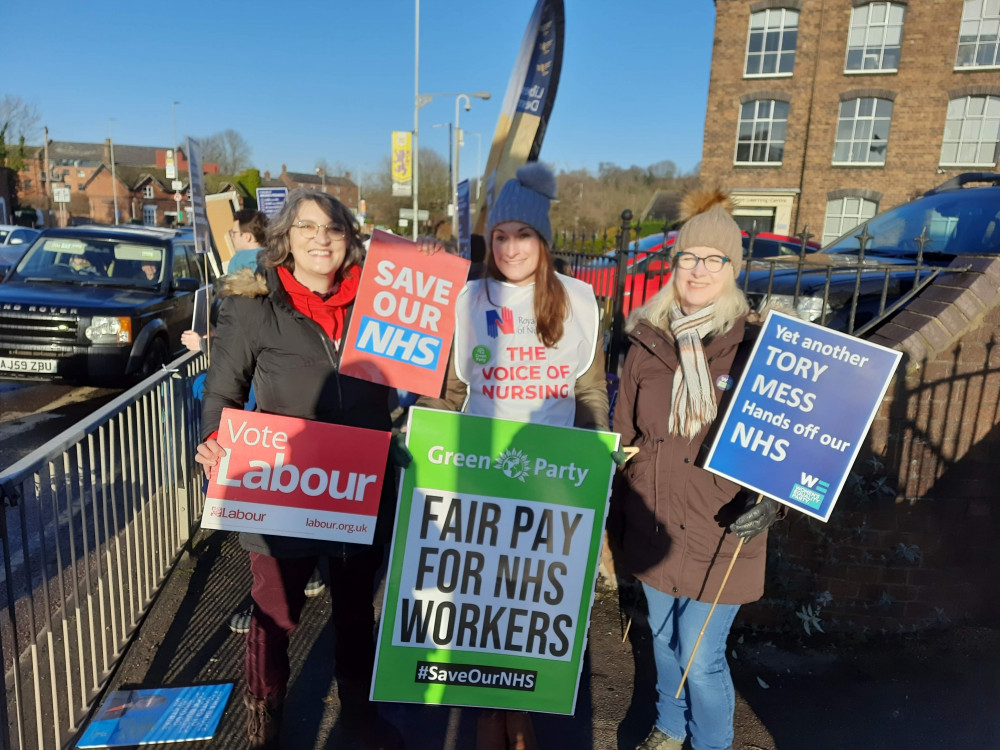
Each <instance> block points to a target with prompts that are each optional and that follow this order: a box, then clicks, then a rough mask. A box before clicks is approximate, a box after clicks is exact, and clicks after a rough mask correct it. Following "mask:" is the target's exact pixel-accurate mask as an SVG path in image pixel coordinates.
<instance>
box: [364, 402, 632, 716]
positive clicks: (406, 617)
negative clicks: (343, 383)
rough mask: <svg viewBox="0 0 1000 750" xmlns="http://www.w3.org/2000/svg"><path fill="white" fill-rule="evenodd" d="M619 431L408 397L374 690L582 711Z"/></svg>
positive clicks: (444, 700)
mask: <svg viewBox="0 0 1000 750" xmlns="http://www.w3.org/2000/svg"><path fill="white" fill-rule="evenodd" d="M619 439H620V438H619V436H618V435H616V434H614V433H609V432H596V431H593V430H582V429H577V428H573V427H552V426H548V425H542V424H531V423H524V422H514V421H511V420H503V419H492V418H489V417H479V416H474V415H469V414H459V413H454V412H446V411H436V410H433V409H421V408H413V409H411V410H410V416H409V425H408V429H407V445H408V446H409V449H410V452H411V453H412V454H413V461H412V463H411V464H410V465H409V466H408V467H407V468H406V470H405V471H404V473H403V478H402V483H401V486H400V494H399V503H398V506H397V510H396V523H395V527H394V532H393V533H394V536H393V540H392V549H391V552H390V555H389V569H388V573H387V577H386V586H385V603H384V605H383V608H382V622H381V627H380V630H379V640H378V656H377V660H376V665H375V676H374V681H373V684H372V693H371V696H372V699H373V700H381V701H399V702H406V703H427V704H440V705H452V706H481V707H492V708H505V709H512V710H521V711H543V712H548V713H559V714H572V713H573V711H574V707H575V704H576V696H577V691H578V688H579V683H580V667H581V665H582V660H583V655H584V651H585V649H586V644H587V626H588V623H589V621H590V611H591V607H592V606H593V601H594V584H595V580H596V576H597V565H598V561H599V559H600V551H601V541H602V534H603V530H604V521H605V516H606V513H607V505H608V497H609V494H610V490H611V478H612V474H613V469H614V466H613V464H612V462H611V457H610V452H611V451H613V450H615V449H616V448H617V446H618V442H619Z"/></svg>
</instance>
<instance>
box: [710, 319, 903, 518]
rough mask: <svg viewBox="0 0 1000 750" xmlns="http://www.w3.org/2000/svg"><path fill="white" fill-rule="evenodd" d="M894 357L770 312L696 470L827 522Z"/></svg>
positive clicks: (882, 392) (868, 344) (878, 348)
mask: <svg viewBox="0 0 1000 750" xmlns="http://www.w3.org/2000/svg"><path fill="white" fill-rule="evenodd" d="M901 356H902V354H901V353H900V352H897V351H893V350H892V349H887V348H885V347H883V346H879V345H877V344H872V343H871V342H868V341H864V340H862V339H857V338H854V337H853V336H848V335H847V334H844V333H838V332H837V331H832V330H830V329H829V328H823V327H821V326H818V325H815V324H812V323H807V322H805V321H803V320H799V319H798V318H795V317H792V316H789V315H784V314H782V313H778V312H774V311H772V312H770V313H769V314H768V316H767V319H766V320H765V321H764V326H763V329H762V330H761V332H760V336H759V337H758V338H757V342H756V343H755V344H754V348H753V353H752V354H751V355H750V359H749V361H748V363H747V366H746V368H745V369H744V371H743V377H742V378H741V380H740V383H739V385H738V386H737V388H736V392H735V393H734V394H733V397H732V399H731V400H730V403H729V408H728V409H727V411H726V414H725V416H724V418H723V420H722V422H721V423H720V425H719V428H718V431H717V433H716V438H715V442H714V444H713V445H712V448H711V450H710V451H709V455H708V458H707V459H706V461H705V468H706V469H708V470H709V471H711V472H714V473H716V474H719V475H721V476H724V477H726V478H727V479H731V480H733V481H734V482H738V483H739V484H742V485H743V486H744V487H748V488H750V489H752V490H754V491H756V492H760V493H763V494H765V495H767V496H768V497H772V498H774V499H775V500H778V501H779V502H782V503H784V504H786V505H790V506H791V507H793V508H796V509H797V510H800V511H802V512H803V513H805V514H807V515H810V516H813V517H815V518H818V519H820V520H821V521H826V520H828V519H829V518H830V513H831V512H833V506H834V503H836V501H837V497H838V495H839V494H840V490H841V489H842V488H843V486H844V482H845V481H846V480H847V475H848V473H849V472H850V469H851V466H852V465H853V464H854V459H855V458H856V457H857V455H858V451H859V450H860V448H861V443H862V442H863V441H864V439H865V435H866V434H867V433H868V428H869V427H871V423H872V420H873V419H874V418H875V413H876V411H877V410H878V407H879V404H881V402H882V397H883V396H884V395H885V392H886V389H887V388H888V387H889V381H890V380H891V379H892V375H893V373H894V372H895V371H896V365H898V364H899V359H900V357H901Z"/></svg>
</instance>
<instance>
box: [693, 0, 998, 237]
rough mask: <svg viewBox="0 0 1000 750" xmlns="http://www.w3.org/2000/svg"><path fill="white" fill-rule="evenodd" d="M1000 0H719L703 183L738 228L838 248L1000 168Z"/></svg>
mask: <svg viewBox="0 0 1000 750" xmlns="http://www.w3.org/2000/svg"><path fill="white" fill-rule="evenodd" d="M998 38H1000V5H998V3H997V2H995V0H965V1H964V2H963V1H962V0H910V1H909V2H907V0H896V1H895V2H870V1H868V0H752V1H749V0H716V25H715V41H714V45H713V57H712V71H711V79H710V84H709V95H708V109H707V114H706V118H705V141H704V151H703V158H702V164H701V174H702V178H703V180H704V181H705V182H707V183H709V184H719V185H721V186H723V187H725V188H728V189H729V190H730V191H731V193H732V196H733V199H734V203H735V204H736V207H737V208H736V214H737V218H738V221H739V222H740V223H741V224H742V225H743V226H744V227H745V228H749V227H750V226H751V224H752V222H753V221H756V222H757V228H758V230H771V231H775V232H780V233H793V232H798V231H801V230H802V229H803V228H804V227H806V226H808V230H809V232H810V234H813V235H815V236H816V238H817V239H819V238H820V237H822V239H823V241H824V243H825V242H827V241H829V240H831V239H833V238H835V237H837V236H838V235H839V234H841V233H842V232H844V231H847V230H849V229H850V228H852V227H853V226H855V225H857V224H859V223H860V222H861V221H863V220H864V219H866V218H869V217H871V216H873V215H874V214H875V213H876V212H878V211H881V210H884V209H887V208H891V207H892V206H895V205H897V204H899V203H902V202H905V201H907V200H909V199H911V198H912V197H914V196H915V195H918V194H920V193H922V192H923V191H925V190H928V189H929V188H931V187H934V186H935V185H938V184H940V183H942V182H944V181H945V180H947V179H948V178H950V177H952V176H954V175H955V174H958V173H960V172H965V171H994V170H996V169H997V160H998V142H1000V47H998Z"/></svg>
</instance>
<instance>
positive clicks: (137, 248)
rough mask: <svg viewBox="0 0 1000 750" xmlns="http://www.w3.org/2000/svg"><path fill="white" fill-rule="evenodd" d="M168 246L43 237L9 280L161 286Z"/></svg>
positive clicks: (129, 241)
mask: <svg viewBox="0 0 1000 750" xmlns="http://www.w3.org/2000/svg"><path fill="white" fill-rule="evenodd" d="M163 256H164V249H163V247H161V246H158V245H147V244H143V243H141V242H134V241H132V240H118V239H104V238H101V239H98V238H92V237H86V238H77V237H44V236H43V237H41V238H39V239H38V240H37V241H36V242H35V244H34V245H32V246H31V248H30V249H29V250H28V252H27V253H26V254H25V256H24V258H22V259H21V262H20V263H18V264H17V269H16V271H15V272H14V274H13V275H12V276H11V278H10V279H9V280H10V281H16V280H22V281H23V280H35V281H51V282H55V283H61V284H94V285H107V286H134V287H136V288H147V289H151V288H153V287H156V286H159V284H160V282H161V281H162V280H163Z"/></svg>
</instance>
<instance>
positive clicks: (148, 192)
mask: <svg viewBox="0 0 1000 750" xmlns="http://www.w3.org/2000/svg"><path fill="white" fill-rule="evenodd" d="M142 197H143V198H146V199H147V200H148V199H151V198H155V197H156V195H155V194H154V193H153V186H152V185H146V186H145V187H143V189H142Z"/></svg>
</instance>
